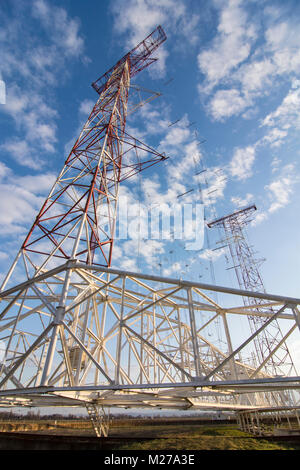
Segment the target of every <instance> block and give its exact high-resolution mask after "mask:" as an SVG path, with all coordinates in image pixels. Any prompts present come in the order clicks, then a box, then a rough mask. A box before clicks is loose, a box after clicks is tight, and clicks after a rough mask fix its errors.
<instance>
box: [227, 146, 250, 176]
mask: <svg viewBox="0 0 300 470" xmlns="http://www.w3.org/2000/svg"><path fill="white" fill-rule="evenodd" d="M254 161H255V146H248V147H245V148H237V149H236V150H235V152H234V155H233V157H232V160H231V162H230V165H229V171H230V173H231V175H232V176H233V177H235V178H237V179H239V180H244V179H246V178H249V177H250V176H251V175H252V166H253V163H254Z"/></svg>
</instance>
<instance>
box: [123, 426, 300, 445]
mask: <svg viewBox="0 0 300 470" xmlns="http://www.w3.org/2000/svg"><path fill="white" fill-rule="evenodd" d="M164 430H165V431H164V432H163V431H162V429H158V428H157V429H156V432H157V435H159V436H160V439H155V438H154V439H153V440H147V441H142V442H141V441H140V442H139V440H138V438H137V440H136V441H131V442H130V443H126V444H125V443H124V444H123V445H121V446H120V445H118V447H117V448H118V450H300V440H299V441H298V442H297V441H281V442H280V441H275V440H274V441H271V440H267V439H263V438H254V437H253V436H251V435H249V434H247V433H244V432H242V431H240V430H239V429H238V427H237V426H236V425H220V424H218V425H199V426H192V429H189V426H184V427H182V426H178V427H177V429H174V426H172V430H171V429H167V426H166V427H165V428H164ZM135 431H137V428H136V429H135ZM158 431H159V432H158Z"/></svg>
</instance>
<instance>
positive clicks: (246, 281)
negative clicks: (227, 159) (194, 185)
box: [208, 205, 295, 375]
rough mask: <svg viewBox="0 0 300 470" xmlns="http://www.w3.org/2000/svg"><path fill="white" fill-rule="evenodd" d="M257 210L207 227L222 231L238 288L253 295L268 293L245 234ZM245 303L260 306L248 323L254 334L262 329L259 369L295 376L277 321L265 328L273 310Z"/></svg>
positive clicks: (246, 301)
mask: <svg viewBox="0 0 300 470" xmlns="http://www.w3.org/2000/svg"><path fill="white" fill-rule="evenodd" d="M256 210H257V209H256V206H255V205H252V206H249V207H246V208H245V209H242V210H239V211H237V212H234V213H232V214H229V215H227V216H225V217H221V218H219V219H216V220H214V221H212V222H210V223H208V227H209V228H212V227H221V228H222V229H223V231H224V234H225V239H224V240H222V242H224V243H225V244H226V245H227V246H228V247H229V251H230V255H231V259H232V263H233V265H232V267H231V269H234V271H235V274H236V278H237V281H238V284H239V287H240V288H241V289H245V290H247V291H251V292H266V290H265V287H264V283H263V280H262V276H261V274H260V270H259V265H260V261H259V260H257V259H256V257H255V253H254V251H253V248H252V247H251V246H250V244H249V242H248V239H247V235H246V231H245V228H246V226H247V225H248V224H249V223H250V222H251V220H252V215H253V212H254V211H256ZM243 301H244V304H245V306H257V309H256V311H254V313H255V314H254V315H253V310H251V314H249V315H248V319H249V324H250V328H251V331H252V333H254V332H257V331H258V330H260V329H262V332H261V334H260V335H258V336H257V337H256V339H255V346H256V354H257V358H258V360H259V363H260V367H261V368H264V369H265V370H266V371H267V372H268V373H270V374H272V375H281V374H286V373H291V372H292V371H293V372H294V370H295V368H294V364H293V361H292V358H291V356H290V353H289V350H288V347H287V345H286V343H285V339H284V337H283V334H282V331H281V329H280V325H279V323H278V321H277V320H275V321H274V322H272V325H271V328H268V329H264V328H263V326H264V324H265V322H266V321H267V318H266V317H265V316H264V312H265V311H267V310H268V311H272V307H271V306H270V307H269V308H267V309H266V307H263V308H262V306H261V304H262V302H261V301H260V300H259V299H255V298H251V297H243ZM287 369H288V370H287Z"/></svg>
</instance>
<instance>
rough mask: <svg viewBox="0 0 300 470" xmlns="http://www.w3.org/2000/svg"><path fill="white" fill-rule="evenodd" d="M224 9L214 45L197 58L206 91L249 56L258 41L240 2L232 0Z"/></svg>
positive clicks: (221, 10) (221, 12)
mask: <svg viewBox="0 0 300 470" xmlns="http://www.w3.org/2000/svg"><path fill="white" fill-rule="evenodd" d="M222 7H223V8H221V9H220V20H219V24H218V28H217V35H216V36H215V38H214V40H213V44H212V46H211V47H210V48H208V49H206V50H204V51H202V52H200V53H199V55H198V66H199V69H200V71H201V72H202V73H203V74H204V75H205V78H206V81H205V83H204V85H203V86H202V90H203V91H206V92H209V91H210V90H211V89H212V88H213V87H214V86H216V85H217V84H218V83H219V82H220V81H221V80H223V79H224V78H225V77H227V76H228V74H229V73H231V71H232V70H233V69H235V68H236V67H237V66H238V65H239V64H241V63H242V62H243V61H244V60H246V59H247V58H248V57H249V54H250V51H251V45H252V43H253V41H254V40H255V38H256V32H255V28H254V26H253V25H252V24H251V23H250V22H249V21H248V18H247V14H246V12H245V10H244V9H243V6H242V2H241V1H240V0H229V1H228V2H226V5H225V6H224V4H222Z"/></svg>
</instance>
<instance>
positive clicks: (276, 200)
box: [266, 177, 292, 213]
mask: <svg viewBox="0 0 300 470" xmlns="http://www.w3.org/2000/svg"><path fill="white" fill-rule="evenodd" d="M291 186H292V179H291V178H288V177H284V178H281V179H278V180H276V181H273V182H272V183H270V184H269V185H268V186H266V190H267V191H269V193H270V198H271V199H272V200H273V202H272V204H271V206H270V208H269V212H271V213H272V212H275V211H277V210H278V209H281V208H282V207H284V206H286V205H287V204H288V203H289V202H290V195H291V193H292V188H291Z"/></svg>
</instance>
